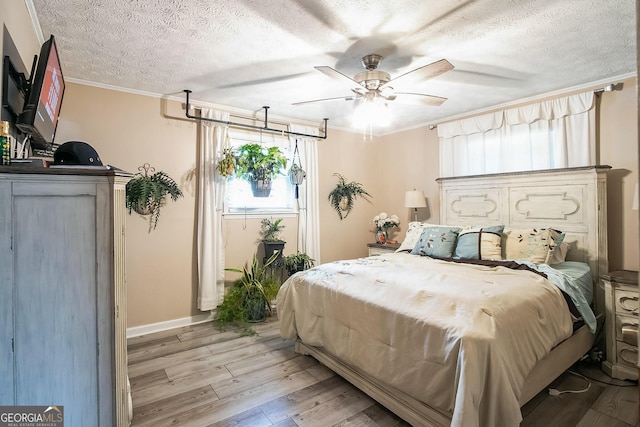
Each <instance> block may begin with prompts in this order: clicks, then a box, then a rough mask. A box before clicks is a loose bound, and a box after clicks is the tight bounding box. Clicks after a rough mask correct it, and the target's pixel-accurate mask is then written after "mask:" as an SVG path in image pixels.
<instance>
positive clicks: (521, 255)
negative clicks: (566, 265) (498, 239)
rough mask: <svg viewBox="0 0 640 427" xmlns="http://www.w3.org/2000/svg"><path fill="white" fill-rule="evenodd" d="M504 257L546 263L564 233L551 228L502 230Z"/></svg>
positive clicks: (560, 241)
mask: <svg viewBox="0 0 640 427" xmlns="http://www.w3.org/2000/svg"><path fill="white" fill-rule="evenodd" d="M504 236H506V238H505V240H504V243H503V246H504V253H505V258H506V259H513V260H521V261H529V262H533V263H534V264H548V263H549V261H550V260H551V258H552V257H553V252H554V250H555V248H556V246H557V245H559V244H560V243H562V240H564V233H562V232H561V231H558V230H554V229H552V228H520V229H518V228H516V229H512V230H509V231H505V232H504Z"/></svg>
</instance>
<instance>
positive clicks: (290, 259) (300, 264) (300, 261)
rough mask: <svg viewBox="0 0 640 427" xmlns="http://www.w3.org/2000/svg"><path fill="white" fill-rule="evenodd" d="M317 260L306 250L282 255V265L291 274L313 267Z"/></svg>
mask: <svg viewBox="0 0 640 427" xmlns="http://www.w3.org/2000/svg"><path fill="white" fill-rule="evenodd" d="M315 262H316V261H315V260H314V259H313V258H311V257H310V256H309V255H307V254H306V253H304V252H298V253H297V254H295V255H287V256H284V257H282V265H283V266H284V268H285V269H286V270H287V273H289V275H292V274H293V273H296V272H298V271H303V270H307V269H309V268H311V267H313V265H314V263H315Z"/></svg>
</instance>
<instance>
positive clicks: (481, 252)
mask: <svg viewBox="0 0 640 427" xmlns="http://www.w3.org/2000/svg"><path fill="white" fill-rule="evenodd" d="M502 230H504V225H494V226H492V227H482V228H478V227H470V228H465V229H463V230H462V231H460V233H459V234H458V243H456V253H455V257H456V258H465V259H494V260H495V259H497V260H501V259H502Z"/></svg>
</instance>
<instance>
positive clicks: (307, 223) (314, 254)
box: [289, 124, 321, 265]
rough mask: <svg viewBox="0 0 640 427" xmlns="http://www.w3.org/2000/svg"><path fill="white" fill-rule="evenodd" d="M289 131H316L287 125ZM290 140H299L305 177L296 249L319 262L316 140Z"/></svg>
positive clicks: (299, 198) (293, 138)
mask: <svg viewBox="0 0 640 427" xmlns="http://www.w3.org/2000/svg"><path fill="white" fill-rule="evenodd" d="M289 131H291V132H297V133H304V134H308V135H318V134H319V132H318V129H316V128H311V127H306V126H300V125H294V124H291V125H289ZM289 138H290V139H291V141H294V142H295V140H296V139H297V140H298V151H299V153H300V160H301V161H302V168H303V169H304V170H305V172H306V173H307V178H306V179H305V180H304V183H303V184H302V185H301V186H300V188H299V197H298V250H299V251H300V252H305V253H306V254H307V255H309V256H310V257H311V258H313V259H314V260H315V264H316V265H318V264H320V263H321V261H320V209H319V207H320V201H319V200H320V198H319V190H318V140H317V139H315V138H308V137H300V136H296V135H290V137H289Z"/></svg>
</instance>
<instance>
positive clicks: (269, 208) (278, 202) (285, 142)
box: [224, 130, 297, 215]
mask: <svg viewBox="0 0 640 427" xmlns="http://www.w3.org/2000/svg"><path fill="white" fill-rule="evenodd" d="M229 140H230V145H231V147H232V148H233V149H234V150H236V149H238V148H239V147H240V146H242V145H244V144H248V143H259V144H260V145H262V146H264V147H267V148H268V147H274V146H277V147H278V148H280V150H281V151H282V152H283V153H284V155H285V156H286V157H287V159H288V160H287V167H286V170H285V171H283V173H285V175H278V176H277V177H276V178H275V179H274V180H272V182H271V192H270V193H269V197H254V196H253V192H252V191H251V185H250V183H249V182H247V181H246V180H244V179H240V178H237V177H235V176H231V177H229V178H228V179H227V182H226V186H227V187H226V192H225V194H226V196H225V203H224V213H225V215H234V214H241V215H245V214H251V215H273V214H279V215H282V214H295V213H296V212H297V211H296V204H295V196H294V188H293V185H292V184H291V182H290V181H289V176H288V175H286V172H287V171H288V170H289V167H290V166H291V159H292V158H293V149H294V146H293V144H291V142H290V141H289V139H288V138H285V137H283V136H280V135H259V134H256V133H255V132H254V133H249V132H242V131H237V130H230V132H229Z"/></svg>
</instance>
